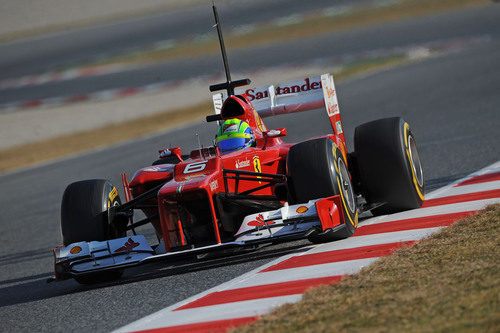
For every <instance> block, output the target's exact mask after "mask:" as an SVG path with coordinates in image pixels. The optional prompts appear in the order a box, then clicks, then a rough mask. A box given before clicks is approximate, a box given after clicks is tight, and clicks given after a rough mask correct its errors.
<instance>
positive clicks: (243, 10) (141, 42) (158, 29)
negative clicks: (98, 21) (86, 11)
mask: <svg viewBox="0 0 500 333" xmlns="http://www.w3.org/2000/svg"><path fill="white" fill-rule="evenodd" d="M369 1H370V0H356V1H350V0H335V1H331V0H316V1H310V2H308V3H307V4H304V2H303V1H302V0H273V1H266V0H254V1H219V3H217V8H218V11H219V16H220V17H221V19H222V20H223V21H222V22H223V26H224V28H225V29H230V30H231V29H234V28H236V27H239V26H245V25H249V24H257V25H258V24H262V23H268V22H270V21H272V20H274V19H276V18H282V17H288V16H290V15H297V14H303V13H309V12H316V11H320V10H322V9H325V8H328V7H330V6H332V5H336V6H339V5H345V4H350V5H352V4H353V3H363V2H369ZM211 5H212V2H211V1H206V4H205V5H198V6H193V7H185V8H181V9H176V10H171V11H167V12H164V13H156V14H153V15H150V16H144V17H138V18H133V19H128V20H123V21H118V22H111V23H109V24H103V25H98V26H92V27H86V28H83V29H74V30H68V31H65V32H59V33H54V34H50V35H47V36H41V37H35V38H26V39H22V40H19V41H14V42H9V43H5V44H3V45H2V44H0V78H2V79H4V78H8V77H15V76H19V75H27V74H36V73H41V72H44V71H47V70H52V69H57V68H61V67H64V66H70V65H74V64H77V63H80V62H85V61H92V60H95V59H99V58H100V57H103V56H110V55H117V54H122V53H124V52H129V51H131V50H135V49H140V48H143V47H148V46H151V45H152V44H154V43H156V42H160V41H166V40H170V39H179V38H182V39H186V38H187V39H189V38H191V37H193V36H196V35H201V34H206V33H207V32H209V33H210V32H212V33H215V31H214V30H213V29H212V26H213V24H214V23H213V14H212V8H211Z"/></svg>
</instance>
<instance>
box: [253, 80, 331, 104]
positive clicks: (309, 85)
mask: <svg viewBox="0 0 500 333" xmlns="http://www.w3.org/2000/svg"><path fill="white" fill-rule="evenodd" d="M321 88H322V86H321V82H316V81H313V82H311V80H310V79H309V78H306V79H304V82H303V83H302V84H300V83H298V84H295V85H291V86H283V87H276V88H275V93H276V95H287V94H297V93H301V92H306V91H311V90H317V89H321ZM245 94H246V95H247V97H248V99H249V100H250V102H251V101H253V100H260V99H263V98H269V91H268V90H267V89H265V90H262V91H257V90H255V89H247V90H246V91H245Z"/></svg>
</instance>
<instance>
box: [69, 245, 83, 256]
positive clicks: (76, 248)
mask: <svg viewBox="0 0 500 333" xmlns="http://www.w3.org/2000/svg"><path fill="white" fill-rule="evenodd" d="M80 252H82V248H81V247H79V246H75V247H74V248H72V249H71V250H69V253H71V254H78V253H80Z"/></svg>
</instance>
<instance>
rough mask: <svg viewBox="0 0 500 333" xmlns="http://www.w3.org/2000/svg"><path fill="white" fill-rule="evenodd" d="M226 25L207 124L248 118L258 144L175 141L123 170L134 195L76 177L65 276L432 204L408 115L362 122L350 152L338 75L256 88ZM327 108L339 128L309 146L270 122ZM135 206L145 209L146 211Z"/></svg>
mask: <svg viewBox="0 0 500 333" xmlns="http://www.w3.org/2000/svg"><path fill="white" fill-rule="evenodd" d="M214 11H215V10H214ZM216 23H218V19H217V17H216ZM217 28H218V31H219V39H220V41H221V49H222V53H223V60H224V64H225V67H226V77H227V82H225V83H222V84H216V85H213V86H210V90H211V91H219V90H226V91H225V92H219V93H216V94H215V95H214V96H213V101H214V107H215V114H213V115H210V116H208V117H207V121H217V122H219V123H223V122H224V123H225V122H226V121H227V120H237V121H240V122H245V123H246V124H248V126H249V128H250V129H251V132H252V135H253V144H252V145H251V146H249V147H246V148H244V149H237V150H234V151H223V150H222V149H221V147H220V145H219V144H215V145H214V146H210V147H207V148H201V147H200V149H196V150H193V151H191V152H190V154H189V155H187V156H185V155H182V153H181V149H180V148H179V147H176V148H170V149H163V150H161V151H160V156H159V159H158V160H157V161H155V162H154V163H153V165H152V166H148V167H145V168H143V169H140V170H139V171H137V172H136V173H135V175H134V176H133V178H132V179H131V180H130V182H129V181H128V179H127V177H126V176H125V174H122V181H123V188H124V194H125V195H124V198H125V200H123V201H122V200H121V198H120V196H119V194H118V190H117V188H116V187H114V186H113V185H112V184H111V183H110V182H109V181H107V180H101V179H93V180H85V181H79V182H76V183H73V184H70V185H69V186H68V187H67V188H66V190H65V192H64V195H63V199H62V205H61V230H62V238H63V245H62V246H60V247H57V248H55V249H54V251H53V253H54V259H55V279H56V280H63V279H69V278H75V279H76V280H77V281H78V282H80V283H94V282H100V281H104V280H111V279H117V278H119V277H120V276H121V274H122V272H123V269H124V268H126V267H131V266H136V265H139V264H142V263H146V262H151V261H155V260H169V259H174V258H184V257H194V258H196V257H197V256H199V255H200V254H205V253H210V252H217V251H222V250H224V253H227V252H228V251H227V250H229V249H239V248H252V247H256V246H260V244H273V243H278V242H284V241H290V240H297V239H302V238H307V239H308V240H310V241H311V242H313V243H321V242H330V241H335V240H338V239H343V238H347V237H349V236H351V235H353V234H354V232H355V231H356V228H357V225H358V214H359V213H361V212H363V211H368V210H370V211H371V212H372V213H373V214H375V215H376V214H384V213H390V212H397V211H402V210H407V209H413V208H418V207H420V206H421V204H422V202H423V199H424V178H423V172H422V166H421V163H420V159H419V155H418V151H417V146H416V142H415V137H414V135H413V133H412V131H411V129H410V126H409V125H408V123H406V122H405V121H404V120H402V119H401V118H398V117H395V118H385V119H380V120H375V121H371V122H368V123H365V124H362V125H360V126H358V127H356V129H355V135H354V146H355V148H354V151H352V152H349V151H348V150H347V146H346V141H345V138H344V132H343V127H342V120H341V116H340V110H339V104H338V101H337V91H336V89H335V85H334V80H333V76H332V75H330V74H324V75H321V76H316V77H305V78H302V79H299V80H296V81H291V82H286V83H282V84H278V85H276V86H274V85H270V86H265V87H258V88H245V87H243V86H244V85H246V84H248V83H249V82H250V80H248V79H245V80H239V81H232V80H231V78H230V74H229V71H228V66H227V58H226V56H225V49H224V46H223V41H222V36H221V35H220V24H218V25H217ZM318 108H323V109H324V110H325V117H327V118H328V120H329V122H330V124H331V127H332V133H331V134H330V135H324V136H318V137H314V138H311V139H309V140H306V141H303V142H299V143H285V142H283V140H282V139H281V138H282V137H284V136H286V135H287V130H286V129H285V128H278V129H268V128H267V126H266V124H265V123H264V121H263V118H265V117H270V116H274V115H279V114H286V113H294V112H302V111H307V110H315V109H318ZM135 210H141V211H142V212H143V213H144V215H145V218H143V219H142V220H140V221H136V220H134V211H135ZM145 224H151V225H152V226H153V227H154V229H155V232H156V234H157V236H158V239H159V242H158V243H157V244H150V243H148V241H147V240H146V238H145V237H144V236H143V235H137V234H136V232H135V228H136V227H138V226H142V225H145ZM128 232H131V234H130V235H127V233H128ZM229 252H230V251H229Z"/></svg>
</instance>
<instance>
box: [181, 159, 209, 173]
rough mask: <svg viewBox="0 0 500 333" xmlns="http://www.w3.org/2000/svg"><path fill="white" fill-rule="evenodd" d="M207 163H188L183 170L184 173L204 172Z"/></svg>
mask: <svg viewBox="0 0 500 333" xmlns="http://www.w3.org/2000/svg"><path fill="white" fill-rule="evenodd" d="M207 163H208V161H203V162H194V163H189V164H188V165H186V167H185V168H184V173H193V172H200V171H203V170H205V168H206V167H207Z"/></svg>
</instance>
